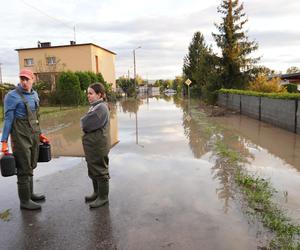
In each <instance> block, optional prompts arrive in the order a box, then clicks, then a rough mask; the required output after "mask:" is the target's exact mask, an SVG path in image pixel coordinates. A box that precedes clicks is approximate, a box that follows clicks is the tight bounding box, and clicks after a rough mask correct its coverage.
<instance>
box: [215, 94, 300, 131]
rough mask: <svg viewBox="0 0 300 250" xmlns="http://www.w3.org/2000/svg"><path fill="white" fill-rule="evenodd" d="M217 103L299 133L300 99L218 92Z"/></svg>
mask: <svg viewBox="0 0 300 250" xmlns="http://www.w3.org/2000/svg"><path fill="white" fill-rule="evenodd" d="M227 95H228V99H226V96H227ZM226 100H227V102H226ZM218 105H220V106H222V107H226V108H228V109H231V110H235V111H238V112H241V114H244V115H247V116H250V117H253V118H255V119H258V120H259V119H260V120H261V121H264V122H267V123H270V124H272V125H274V126H277V127H280V128H283V129H286V130H289V131H291V132H294V133H297V134H300V101H295V100H284V99H272V98H267V97H256V96H246V95H238V94H219V95H218ZM296 112H297V113H296Z"/></svg>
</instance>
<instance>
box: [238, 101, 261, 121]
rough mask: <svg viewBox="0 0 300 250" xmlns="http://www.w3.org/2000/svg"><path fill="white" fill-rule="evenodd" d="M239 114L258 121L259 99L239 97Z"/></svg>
mask: <svg viewBox="0 0 300 250" xmlns="http://www.w3.org/2000/svg"><path fill="white" fill-rule="evenodd" d="M241 113H242V114H244V115H248V116H250V117H253V118H255V119H259V97H257V96H248V95H241Z"/></svg>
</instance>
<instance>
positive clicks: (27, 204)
mask: <svg viewBox="0 0 300 250" xmlns="http://www.w3.org/2000/svg"><path fill="white" fill-rule="evenodd" d="M18 193H19V198H20V208H21V209H27V210H38V209H41V206H40V205H39V204H37V203H35V202H34V201H32V200H31V199H30V185H29V183H26V184H25V183H24V184H23V183H22V184H18Z"/></svg>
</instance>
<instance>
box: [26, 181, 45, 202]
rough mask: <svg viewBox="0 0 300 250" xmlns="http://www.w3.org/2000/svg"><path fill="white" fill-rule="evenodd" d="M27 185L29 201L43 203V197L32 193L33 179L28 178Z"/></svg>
mask: <svg viewBox="0 0 300 250" xmlns="http://www.w3.org/2000/svg"><path fill="white" fill-rule="evenodd" d="M29 185H30V194H31V200H33V201H44V200H45V199H46V197H45V195H43V194H35V193H34V192H33V177H29Z"/></svg>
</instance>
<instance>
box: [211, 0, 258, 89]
mask: <svg viewBox="0 0 300 250" xmlns="http://www.w3.org/2000/svg"><path fill="white" fill-rule="evenodd" d="M243 10H244V6H243V4H239V0H223V1H222V3H221V5H220V6H219V7H218V12H219V13H221V15H222V20H223V21H222V22H221V23H220V24H219V25H218V24H215V26H216V28H217V29H218V31H219V33H218V34H215V33H213V36H214V38H215V40H216V42H217V45H218V47H219V48H220V49H221V50H222V59H221V71H222V73H221V74H222V75H221V79H222V86H223V87H224V88H237V89H242V88H244V87H245V86H246V84H247V82H248V81H249V80H250V77H251V71H252V69H253V67H254V64H255V63H256V62H257V61H258V60H259V58H251V57H250V54H251V53H252V52H253V51H255V50H256V49H257V48H258V44H257V43H256V42H255V41H249V38H248V36H247V34H246V33H247V32H246V31H243V28H244V25H245V24H246V23H247V22H248V19H247V18H246V17H245V13H244V12H243Z"/></svg>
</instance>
